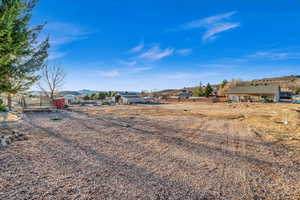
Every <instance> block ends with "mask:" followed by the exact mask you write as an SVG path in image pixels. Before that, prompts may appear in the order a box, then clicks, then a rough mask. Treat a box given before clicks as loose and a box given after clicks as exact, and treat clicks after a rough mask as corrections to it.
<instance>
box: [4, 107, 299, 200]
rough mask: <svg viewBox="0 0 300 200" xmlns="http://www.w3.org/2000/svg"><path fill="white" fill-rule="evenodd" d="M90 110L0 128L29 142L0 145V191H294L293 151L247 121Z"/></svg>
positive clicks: (195, 194)
mask: <svg viewBox="0 0 300 200" xmlns="http://www.w3.org/2000/svg"><path fill="white" fill-rule="evenodd" d="M91 109H93V110H95V109H96V108H89V109H86V108H85V107H82V108H72V109H70V110H69V111H62V112H59V113H33V114H26V115H24V118H23V119H22V120H20V121H18V122H15V123H10V124H6V125H5V126H4V127H2V129H9V130H15V131H17V132H20V133H23V134H25V135H26V136H27V137H28V140H26V141H19V142H16V143H13V144H12V145H10V146H9V147H7V148H3V149H0V172H1V173H0V199H153V200H159V199H161V200H165V199H184V200H186V199H203V200H204V199H249V200H250V199H272V200H274V199H278V200H279V199H294V200H296V199H300V191H299V188H300V185H299V183H300V164H299V160H298V158H295V157H292V156H291V155H290V154H289V151H288V150H287V149H286V148H285V147H284V146H283V145H280V144H273V143H268V142H265V141H263V140H262V138H261V137H260V136H259V134H255V133H254V132H253V131H252V130H250V129H247V127H240V126H239V127H237V126H234V124H230V123H222V122H221V121H217V120H215V121H207V120H206V119H204V118H202V117H201V116H189V117H185V116H184V115H175V114H174V115H172V118H171V117H169V116H154V115H151V116H150V115H137V114H130V113H129V114H126V113H125V114H122V115H119V114H117V113H112V112H99V113H92V114H91V112H90V111H91ZM152 109H155V108H152ZM184 112H186V111H184ZM53 118H57V119H60V120H52V119H53ZM191 122H192V124H195V123H198V124H200V125H201V128H198V129H191V128H186V127H187V125H188V124H189V123H191ZM211 124H217V125H218V128H219V130H222V131H215V130H216V129H213V128H212V126H211ZM237 129H238V130H237Z"/></svg>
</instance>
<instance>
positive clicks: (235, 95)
mask: <svg viewBox="0 0 300 200" xmlns="http://www.w3.org/2000/svg"><path fill="white" fill-rule="evenodd" d="M225 95H226V97H227V99H228V100H229V101H233V102H262V101H269V102H278V101H279V100H280V87H279V86H275V85H250V86H236V87H233V88H230V89H229V90H228V91H227V92H225Z"/></svg>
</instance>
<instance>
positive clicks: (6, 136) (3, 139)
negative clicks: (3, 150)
mask: <svg viewBox="0 0 300 200" xmlns="http://www.w3.org/2000/svg"><path fill="white" fill-rule="evenodd" d="M24 140H28V137H27V136H25V135H24V134H22V133H16V132H15V131H13V130H11V131H7V130H5V131H1V132H0V147H6V146H8V145H10V144H11V143H13V142H16V141H24Z"/></svg>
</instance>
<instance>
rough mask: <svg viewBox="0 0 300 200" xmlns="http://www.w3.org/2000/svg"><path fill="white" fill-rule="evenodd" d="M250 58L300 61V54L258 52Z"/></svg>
mask: <svg viewBox="0 0 300 200" xmlns="http://www.w3.org/2000/svg"><path fill="white" fill-rule="evenodd" d="M248 57H250V58H258V59H271V60H284V59H300V53H290V52H274V51H258V52H256V53H255V54H252V55H249V56H248Z"/></svg>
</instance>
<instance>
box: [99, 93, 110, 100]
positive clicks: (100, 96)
mask: <svg viewBox="0 0 300 200" xmlns="http://www.w3.org/2000/svg"><path fill="white" fill-rule="evenodd" d="M108 94H109V93H107V92H99V93H98V95H97V99H99V100H103V99H105V98H106V97H107V96H108Z"/></svg>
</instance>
